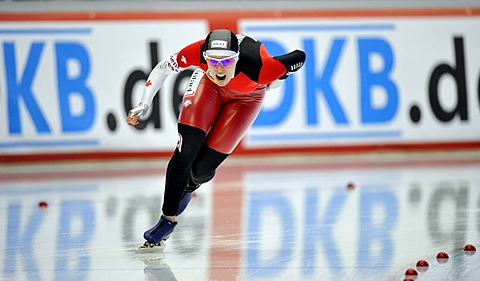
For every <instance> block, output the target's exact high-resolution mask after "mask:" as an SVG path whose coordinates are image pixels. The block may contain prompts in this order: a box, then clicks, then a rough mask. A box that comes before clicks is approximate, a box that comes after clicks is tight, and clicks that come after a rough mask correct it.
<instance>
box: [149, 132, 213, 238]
mask: <svg viewBox="0 0 480 281" xmlns="http://www.w3.org/2000/svg"><path fill="white" fill-rule="evenodd" d="M178 133H179V141H178V145H177V148H176V149H175V152H174V153H173V155H172V158H171V159H170V161H169V163H168V167H167V173H166V180H165V194H164V198H163V207H162V211H163V215H162V216H161V217H160V219H159V221H158V222H157V224H156V225H155V226H154V227H152V228H150V229H148V230H147V231H145V233H144V234H143V237H144V238H145V239H146V240H147V242H149V243H159V242H161V241H162V240H165V239H167V238H168V237H169V235H170V234H171V233H172V232H173V229H174V228H175V226H176V224H177V223H176V219H175V216H176V214H177V211H178V207H179V204H180V201H181V199H182V195H183V194H184V191H185V187H186V186H187V184H188V182H189V179H190V171H191V166H192V163H193V160H194V159H195V156H196V155H197V153H198V151H199V150H200V147H201V146H202V142H203V140H204V138H205V132H204V131H202V130H200V129H198V128H195V127H192V126H187V125H183V124H178Z"/></svg>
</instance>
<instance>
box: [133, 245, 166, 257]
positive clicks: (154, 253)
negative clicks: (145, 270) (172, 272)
mask: <svg viewBox="0 0 480 281" xmlns="http://www.w3.org/2000/svg"><path fill="white" fill-rule="evenodd" d="M164 249H165V244H164V243H163V242H162V243H160V244H159V245H155V246H146V245H145V244H144V245H142V246H140V247H138V249H137V250H136V251H135V255H136V256H137V257H141V258H145V257H146V258H155V257H163V256H165V253H164V252H163V250H164Z"/></svg>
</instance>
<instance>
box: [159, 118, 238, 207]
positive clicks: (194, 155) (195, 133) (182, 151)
mask: <svg viewBox="0 0 480 281" xmlns="http://www.w3.org/2000/svg"><path fill="white" fill-rule="evenodd" d="M178 133H179V138H180V139H179V141H178V145H177V148H176V149H175V152H174V153H173V155H172V158H170V161H169V162H168V166H167V174H166V179H165V195H164V198H163V207H162V211H163V214H164V215H166V216H173V215H174V214H175V213H176V212H177V210H178V204H179V202H180V199H181V197H182V194H183V192H184V190H185V188H186V187H187V185H188V184H189V182H191V183H190V184H203V183H206V182H208V181H210V180H211V179H212V178H213V177H214V176H215V170H216V169H217V168H218V166H220V164H221V163H222V162H223V161H224V160H225V159H226V158H227V157H228V155H229V154H223V153H220V152H218V151H216V150H213V149H212V148H210V147H208V146H206V145H205V144H204V143H203V141H204V140H205V136H206V133H205V132H204V131H202V130H200V129H198V128H195V127H192V126H188V125H184V124H178Z"/></svg>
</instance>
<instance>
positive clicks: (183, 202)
mask: <svg viewBox="0 0 480 281" xmlns="http://www.w3.org/2000/svg"><path fill="white" fill-rule="evenodd" d="M199 187H200V185H199V184H196V185H190V184H189V185H188V186H187V187H186V188H185V191H183V195H182V198H181V199H180V203H178V210H177V213H176V214H175V216H179V215H180V214H181V213H183V211H185V208H187V205H188V203H190V200H192V197H193V193H194V192H195V190H196V189H197V188H199Z"/></svg>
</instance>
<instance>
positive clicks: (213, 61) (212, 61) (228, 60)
mask: <svg viewBox="0 0 480 281" xmlns="http://www.w3.org/2000/svg"><path fill="white" fill-rule="evenodd" d="M234 61H235V59H234V58H226V59H212V58H208V62H209V63H210V64H211V65H213V66H217V65H218V64H219V63H221V64H222V65H223V66H227V65H229V64H231V63H232V62H234Z"/></svg>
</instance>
